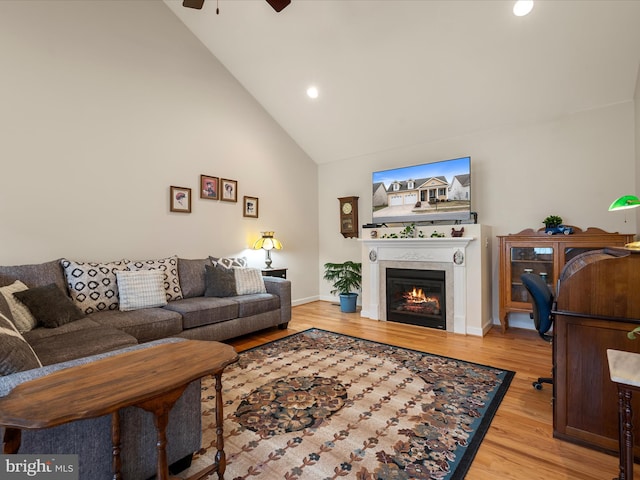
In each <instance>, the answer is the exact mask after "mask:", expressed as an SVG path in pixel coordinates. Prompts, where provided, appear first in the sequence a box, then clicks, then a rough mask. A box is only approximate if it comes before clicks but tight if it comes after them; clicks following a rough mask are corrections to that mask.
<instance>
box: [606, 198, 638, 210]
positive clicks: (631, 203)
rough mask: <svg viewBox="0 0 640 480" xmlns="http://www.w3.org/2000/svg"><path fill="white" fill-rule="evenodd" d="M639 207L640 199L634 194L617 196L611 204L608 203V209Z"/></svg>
mask: <svg viewBox="0 0 640 480" xmlns="http://www.w3.org/2000/svg"><path fill="white" fill-rule="evenodd" d="M634 207H640V200H638V197H636V196H634V195H623V196H622V197H620V198H617V199H616V200H615V201H614V202H613V203H612V204H611V205H609V211H610V212H611V211H613V210H624V209H625V208H634Z"/></svg>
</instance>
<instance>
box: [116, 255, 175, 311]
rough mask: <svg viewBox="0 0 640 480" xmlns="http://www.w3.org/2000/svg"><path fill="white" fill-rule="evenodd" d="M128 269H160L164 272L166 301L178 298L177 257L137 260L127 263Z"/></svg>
mask: <svg viewBox="0 0 640 480" xmlns="http://www.w3.org/2000/svg"><path fill="white" fill-rule="evenodd" d="M128 266H129V270H160V271H161V272H162V273H164V278H163V282H164V288H165V291H166V295H167V302H173V301H174V300H180V299H181V298H182V289H181V288H180V280H179V278H178V257H177V256H173V257H167V258H160V259H157V260H137V261H134V262H131V263H129V265H128Z"/></svg>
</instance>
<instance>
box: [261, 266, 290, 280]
mask: <svg viewBox="0 0 640 480" xmlns="http://www.w3.org/2000/svg"><path fill="white" fill-rule="evenodd" d="M262 276H263V277H279V278H287V269H286V268H263V269H262Z"/></svg>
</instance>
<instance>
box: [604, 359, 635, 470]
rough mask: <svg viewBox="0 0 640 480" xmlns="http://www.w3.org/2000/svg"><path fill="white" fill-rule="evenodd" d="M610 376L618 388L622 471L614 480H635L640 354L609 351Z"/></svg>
mask: <svg viewBox="0 0 640 480" xmlns="http://www.w3.org/2000/svg"><path fill="white" fill-rule="evenodd" d="M607 360H608V361H609V376H610V377H611V381H612V382H613V383H615V384H616V387H617V388H618V435H619V442H620V471H619V474H618V476H617V477H615V478H614V480H633V423H632V421H633V411H632V409H631V397H632V394H633V392H634V391H636V392H640V354H638V353H633V352H624V351H621V350H612V349H607Z"/></svg>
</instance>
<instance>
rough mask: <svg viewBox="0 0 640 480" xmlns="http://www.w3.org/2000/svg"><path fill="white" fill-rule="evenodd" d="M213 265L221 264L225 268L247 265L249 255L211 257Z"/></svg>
mask: <svg viewBox="0 0 640 480" xmlns="http://www.w3.org/2000/svg"><path fill="white" fill-rule="evenodd" d="M209 260H211V264H212V265H213V266H216V265H220V266H222V267H225V268H233V267H246V266H247V265H248V264H247V257H209Z"/></svg>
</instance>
